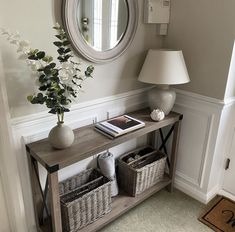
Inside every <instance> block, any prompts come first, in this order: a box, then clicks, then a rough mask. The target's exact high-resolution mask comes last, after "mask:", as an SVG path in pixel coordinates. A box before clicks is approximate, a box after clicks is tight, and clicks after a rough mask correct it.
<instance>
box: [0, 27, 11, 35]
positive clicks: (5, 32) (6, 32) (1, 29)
mask: <svg viewBox="0 0 235 232" xmlns="http://www.w3.org/2000/svg"><path fill="white" fill-rule="evenodd" d="M0 31H1V33H2V35H9V34H10V32H9V30H8V29H5V28H2V27H1V28H0Z"/></svg>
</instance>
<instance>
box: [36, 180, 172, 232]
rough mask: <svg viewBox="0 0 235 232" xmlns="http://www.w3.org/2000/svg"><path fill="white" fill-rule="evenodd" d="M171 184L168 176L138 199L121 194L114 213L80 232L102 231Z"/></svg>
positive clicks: (113, 204)
mask: <svg viewBox="0 0 235 232" xmlns="http://www.w3.org/2000/svg"><path fill="white" fill-rule="evenodd" d="M169 184H171V180H170V178H168V177H167V176H165V177H164V179H163V180H162V181H161V182H159V183H157V184H156V185H154V186H153V187H151V188H149V189H148V190H146V191H144V192H143V193H142V194H140V195H137V196H136V197H130V196H127V195H126V194H125V193H120V195H118V196H117V197H115V198H113V202H112V211H111V212H110V213H108V214H107V215H105V216H104V217H102V218H100V219H99V220H97V221H96V222H94V223H92V224H90V225H88V226H86V227H84V228H82V229H80V230H78V232H93V231H97V230H99V229H101V228H102V227H104V226H105V225H107V224H108V223H110V222H111V221H113V220H115V219H116V218H118V217H119V216H121V215H122V214H124V213H125V212H127V211H128V210H130V209H131V208H133V207H134V206H136V205H138V204H139V203H141V202H142V201H144V200H145V199H147V198H148V197H150V196H152V195H153V194H154V193H156V192H158V191H159V190H161V189H163V188H165V187H166V186H167V185H169ZM40 231H42V232H49V231H51V230H50V229H49V226H48V225H47V226H43V227H41V228H40Z"/></svg>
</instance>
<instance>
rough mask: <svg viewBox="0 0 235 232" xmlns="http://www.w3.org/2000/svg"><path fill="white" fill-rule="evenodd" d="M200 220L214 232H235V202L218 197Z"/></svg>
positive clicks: (211, 202)
mask: <svg viewBox="0 0 235 232" xmlns="http://www.w3.org/2000/svg"><path fill="white" fill-rule="evenodd" d="M198 219H199V221H201V222H203V223H204V224H206V225H207V226H209V227H210V228H211V229H213V230H214V231H220V232H221V231H222V232H235V202H234V201H232V200H230V199H228V198H226V197H222V196H216V197H215V198H214V199H213V200H212V201H210V203H209V204H208V205H207V207H206V210H205V212H204V213H203V215H202V216H200V217H199V218H198Z"/></svg>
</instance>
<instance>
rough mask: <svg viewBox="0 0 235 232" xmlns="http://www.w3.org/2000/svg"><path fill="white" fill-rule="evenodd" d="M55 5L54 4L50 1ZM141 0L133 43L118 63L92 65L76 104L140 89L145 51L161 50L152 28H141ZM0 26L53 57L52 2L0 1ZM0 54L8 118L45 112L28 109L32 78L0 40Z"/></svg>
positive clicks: (39, 107) (36, 108) (37, 109)
mask: <svg viewBox="0 0 235 232" xmlns="http://www.w3.org/2000/svg"><path fill="white" fill-rule="evenodd" d="M54 1H58V0H54ZM143 2H144V1H143V0H139V8H140V10H139V12H140V20H139V25H138V29H137V33H136V36H135V39H134V41H133V43H132V44H131V46H130V47H129V49H128V50H127V51H126V52H125V53H124V55H122V56H121V57H120V58H119V59H117V60H116V61H114V62H112V63H108V64H105V65H95V73H94V80H89V81H88V82H87V83H86V84H85V85H84V90H85V93H82V94H81V95H80V102H82V101H87V100H92V99H96V98H102V97H106V96H111V95H114V94H118V93H123V92H126V91H130V90H134V89H138V88H141V87H143V84H141V83H140V82H138V81H137V75H138V73H139V70H140V68H141V65H142V63H143V59H144V57H145V54H146V51H147V50H148V49H149V48H158V47H161V42H162V39H161V38H160V37H157V36H156V33H155V26H153V25H144V24H143V15H142V11H143V10H142V9H143ZM0 5H1V9H0V22H1V25H2V26H3V27H4V28H9V29H10V30H11V31H15V30H18V31H19V32H20V33H21V35H22V37H23V38H25V39H28V40H29V41H30V42H31V45H32V47H35V48H40V49H44V50H45V51H47V52H48V53H49V54H52V55H56V52H55V48H54V46H53V45H52V42H53V40H54V37H53V34H54V33H53V30H52V29H51V28H52V26H53V24H54V16H53V15H54V12H53V1H48V0H34V1H32V0H20V1H18V0H7V1H6V0H0ZM0 50H1V51H2V55H3V65H4V70H5V74H6V79H7V90H8V98H9V105H10V109H11V114H12V117H17V116H22V115H27V114H31V113H34V112H38V111H42V110H46V108H44V107H43V106H38V105H31V104H29V103H28V102H27V101H26V96H27V95H28V94H31V93H33V92H34V91H33V89H34V78H32V77H31V76H30V75H31V72H30V70H29V69H28V68H27V67H26V65H25V63H24V61H19V60H17V58H16V57H17V56H16V49H15V48H14V47H13V46H11V45H9V44H8V43H7V42H6V41H5V39H2V36H0Z"/></svg>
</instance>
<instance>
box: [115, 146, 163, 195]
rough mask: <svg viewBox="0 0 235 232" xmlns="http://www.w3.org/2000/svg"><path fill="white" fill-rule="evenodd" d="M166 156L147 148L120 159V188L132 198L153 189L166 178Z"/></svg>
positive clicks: (139, 149)
mask: <svg viewBox="0 0 235 232" xmlns="http://www.w3.org/2000/svg"><path fill="white" fill-rule="evenodd" d="M166 158H167V157H166V155H165V154H164V153H162V152H160V151H158V150H155V149H153V148H152V147H149V146H145V147H142V148H138V149H136V150H134V151H131V152H129V153H127V154H124V155H122V156H121V157H120V158H119V159H118V161H119V162H118V180H119V183H120V186H121V188H122V189H123V190H125V191H126V192H127V193H128V194H130V195H131V196H136V195H138V194H140V193H142V192H143V191H145V190H146V189H148V188H150V187H152V186H153V185H155V184H156V183H158V182H159V181H161V180H162V179H163V177H164V170H165V164H166Z"/></svg>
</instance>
